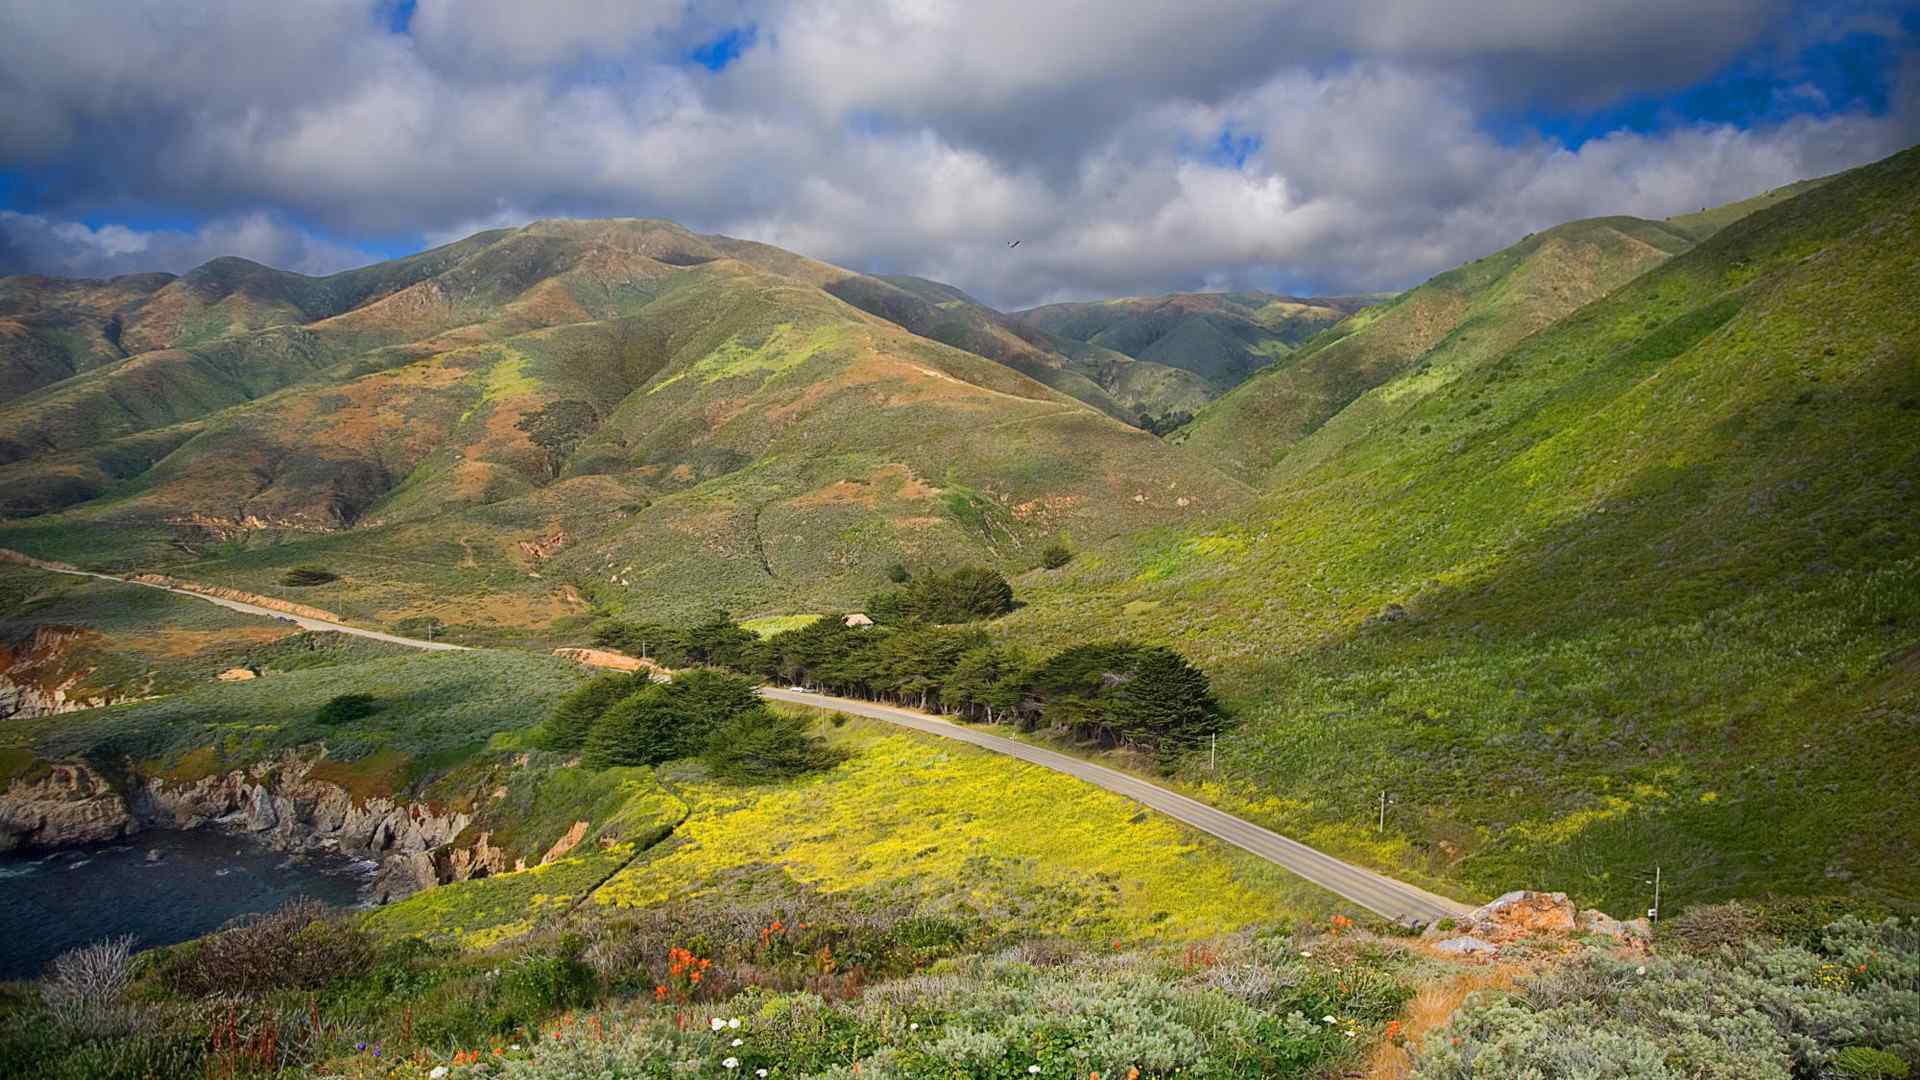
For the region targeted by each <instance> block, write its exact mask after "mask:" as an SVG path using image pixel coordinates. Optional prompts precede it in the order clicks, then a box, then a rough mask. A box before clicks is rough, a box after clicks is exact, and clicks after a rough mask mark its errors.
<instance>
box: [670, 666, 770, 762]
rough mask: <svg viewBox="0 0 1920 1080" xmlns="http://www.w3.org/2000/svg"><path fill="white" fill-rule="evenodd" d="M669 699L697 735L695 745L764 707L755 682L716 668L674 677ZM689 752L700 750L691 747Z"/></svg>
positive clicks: (757, 684)
mask: <svg viewBox="0 0 1920 1080" xmlns="http://www.w3.org/2000/svg"><path fill="white" fill-rule="evenodd" d="M667 695H668V696H669V697H670V698H672V699H673V701H674V703H675V705H677V706H678V707H679V709H680V711H681V713H683V714H684V716H685V722H686V725H687V726H688V728H689V729H691V730H692V731H694V732H695V733H696V735H695V736H693V738H692V741H693V742H695V743H697V742H699V741H700V740H702V739H704V737H705V736H704V733H705V732H708V731H711V730H713V729H714V728H716V727H719V726H720V725H721V724H723V723H725V722H726V721H727V720H728V719H730V718H731V717H733V716H736V715H738V714H740V713H743V712H747V711H748V710H750V709H757V708H760V706H761V704H762V702H761V698H760V691H759V683H758V682H757V681H756V680H754V679H750V678H748V677H746V676H745V675H736V674H734V673H733V672H730V671H720V670H717V669H715V668H695V669H693V670H692V671H683V672H681V673H679V674H678V675H675V676H674V677H673V681H672V682H670V683H668V684H667ZM688 749H689V750H697V749H698V747H697V746H693V745H690V746H689V747H688Z"/></svg>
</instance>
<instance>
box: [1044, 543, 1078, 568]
mask: <svg viewBox="0 0 1920 1080" xmlns="http://www.w3.org/2000/svg"><path fill="white" fill-rule="evenodd" d="M1072 561H1073V552H1071V551H1068V550H1067V546H1066V545H1065V544H1054V545H1053V546H1051V547H1049V548H1047V550H1045V551H1043V552H1041V553H1040V565H1041V566H1044V567H1046V568H1047V569H1048V570H1058V569H1060V568H1061V567H1063V566H1065V565H1067V564H1068V563H1070V562H1072Z"/></svg>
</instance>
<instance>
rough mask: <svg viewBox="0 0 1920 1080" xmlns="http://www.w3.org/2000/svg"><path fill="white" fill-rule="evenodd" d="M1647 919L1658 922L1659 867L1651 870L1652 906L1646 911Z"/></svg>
mask: <svg viewBox="0 0 1920 1080" xmlns="http://www.w3.org/2000/svg"><path fill="white" fill-rule="evenodd" d="M1647 918H1648V919H1651V920H1652V921H1653V922H1656V923H1658V922H1659V921H1660V867H1658V866H1655V867H1654V868H1653V906H1652V907H1650V908H1648V909H1647Z"/></svg>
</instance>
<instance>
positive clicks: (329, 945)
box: [152, 899, 374, 997]
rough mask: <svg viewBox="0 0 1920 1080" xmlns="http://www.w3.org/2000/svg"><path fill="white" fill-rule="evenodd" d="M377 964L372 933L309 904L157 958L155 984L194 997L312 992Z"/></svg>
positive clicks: (239, 924) (255, 918)
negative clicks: (291, 990) (372, 959)
mask: <svg viewBox="0 0 1920 1080" xmlns="http://www.w3.org/2000/svg"><path fill="white" fill-rule="evenodd" d="M373 956H374V946H373V941H372V939H371V938H369V937H368V936H367V935H366V934H365V933H363V932H362V931H360V930H359V929H357V928H355V927H354V926H352V925H350V924H349V923H348V922H346V921H345V920H344V919H342V918H341V917H340V916H339V915H338V913H336V912H335V911H334V910H333V909H332V908H329V907H328V906H327V905H325V904H323V903H321V902H320V901H318V900H305V899H302V900H294V901H292V902H290V903H288V904H286V905H285V906H283V907H281V908H280V909H279V910H277V911H273V912H269V913H266V914H263V915H245V916H242V917H240V918H238V919H235V920H233V921H232V922H229V923H228V924H227V925H226V926H224V927H222V928H221V929H220V930H218V931H216V932H215V933H213V934H210V935H208V936H206V937H203V938H199V939H197V940H195V941H190V942H187V943H185V944H182V945H176V946H173V947H171V948H169V949H166V950H164V951H162V952H160V953H158V954H157V955H156V958H155V961H154V964H153V969H152V977H153V978H154V980H155V981H157V982H158V983H159V984H160V985H161V986H162V987H164V988H165V989H166V990H169V991H171V992H172V993H174V994H179V995H185V996H190V997H202V996H207V995H212V994H236V995H249V994H259V993H264V992H266V991H270V990H287V989H301V990H305V989H314V988H317V987H320V986H323V985H325V984H326V983H328V982H329V981H331V980H333V979H336V978H339V977H341V976H342V975H344V974H347V973H349V972H353V971H357V970H359V969H360V968H361V967H362V966H363V965H365V964H366V963H367V962H368V961H369V960H370V959H371V958H372V957H373Z"/></svg>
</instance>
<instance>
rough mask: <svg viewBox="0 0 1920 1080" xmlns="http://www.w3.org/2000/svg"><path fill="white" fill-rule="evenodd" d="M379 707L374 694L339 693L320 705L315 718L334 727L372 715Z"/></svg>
mask: <svg viewBox="0 0 1920 1080" xmlns="http://www.w3.org/2000/svg"><path fill="white" fill-rule="evenodd" d="M378 709H379V706H378V705H377V704H376V703H375V701H374V699H373V695H372V694H339V695H337V696H335V697H333V698H330V699H329V700H328V701H327V703H326V704H325V705H322V706H320V711H319V712H317V713H315V714H314V717H313V718H314V720H315V721H317V722H319V723H322V724H326V725H327V726H329V727H333V726H337V725H340V724H347V723H352V722H353V721H355V720H359V719H361V718H363V717H368V716H372V715H373V714H374V713H375V712H376V711H378Z"/></svg>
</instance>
